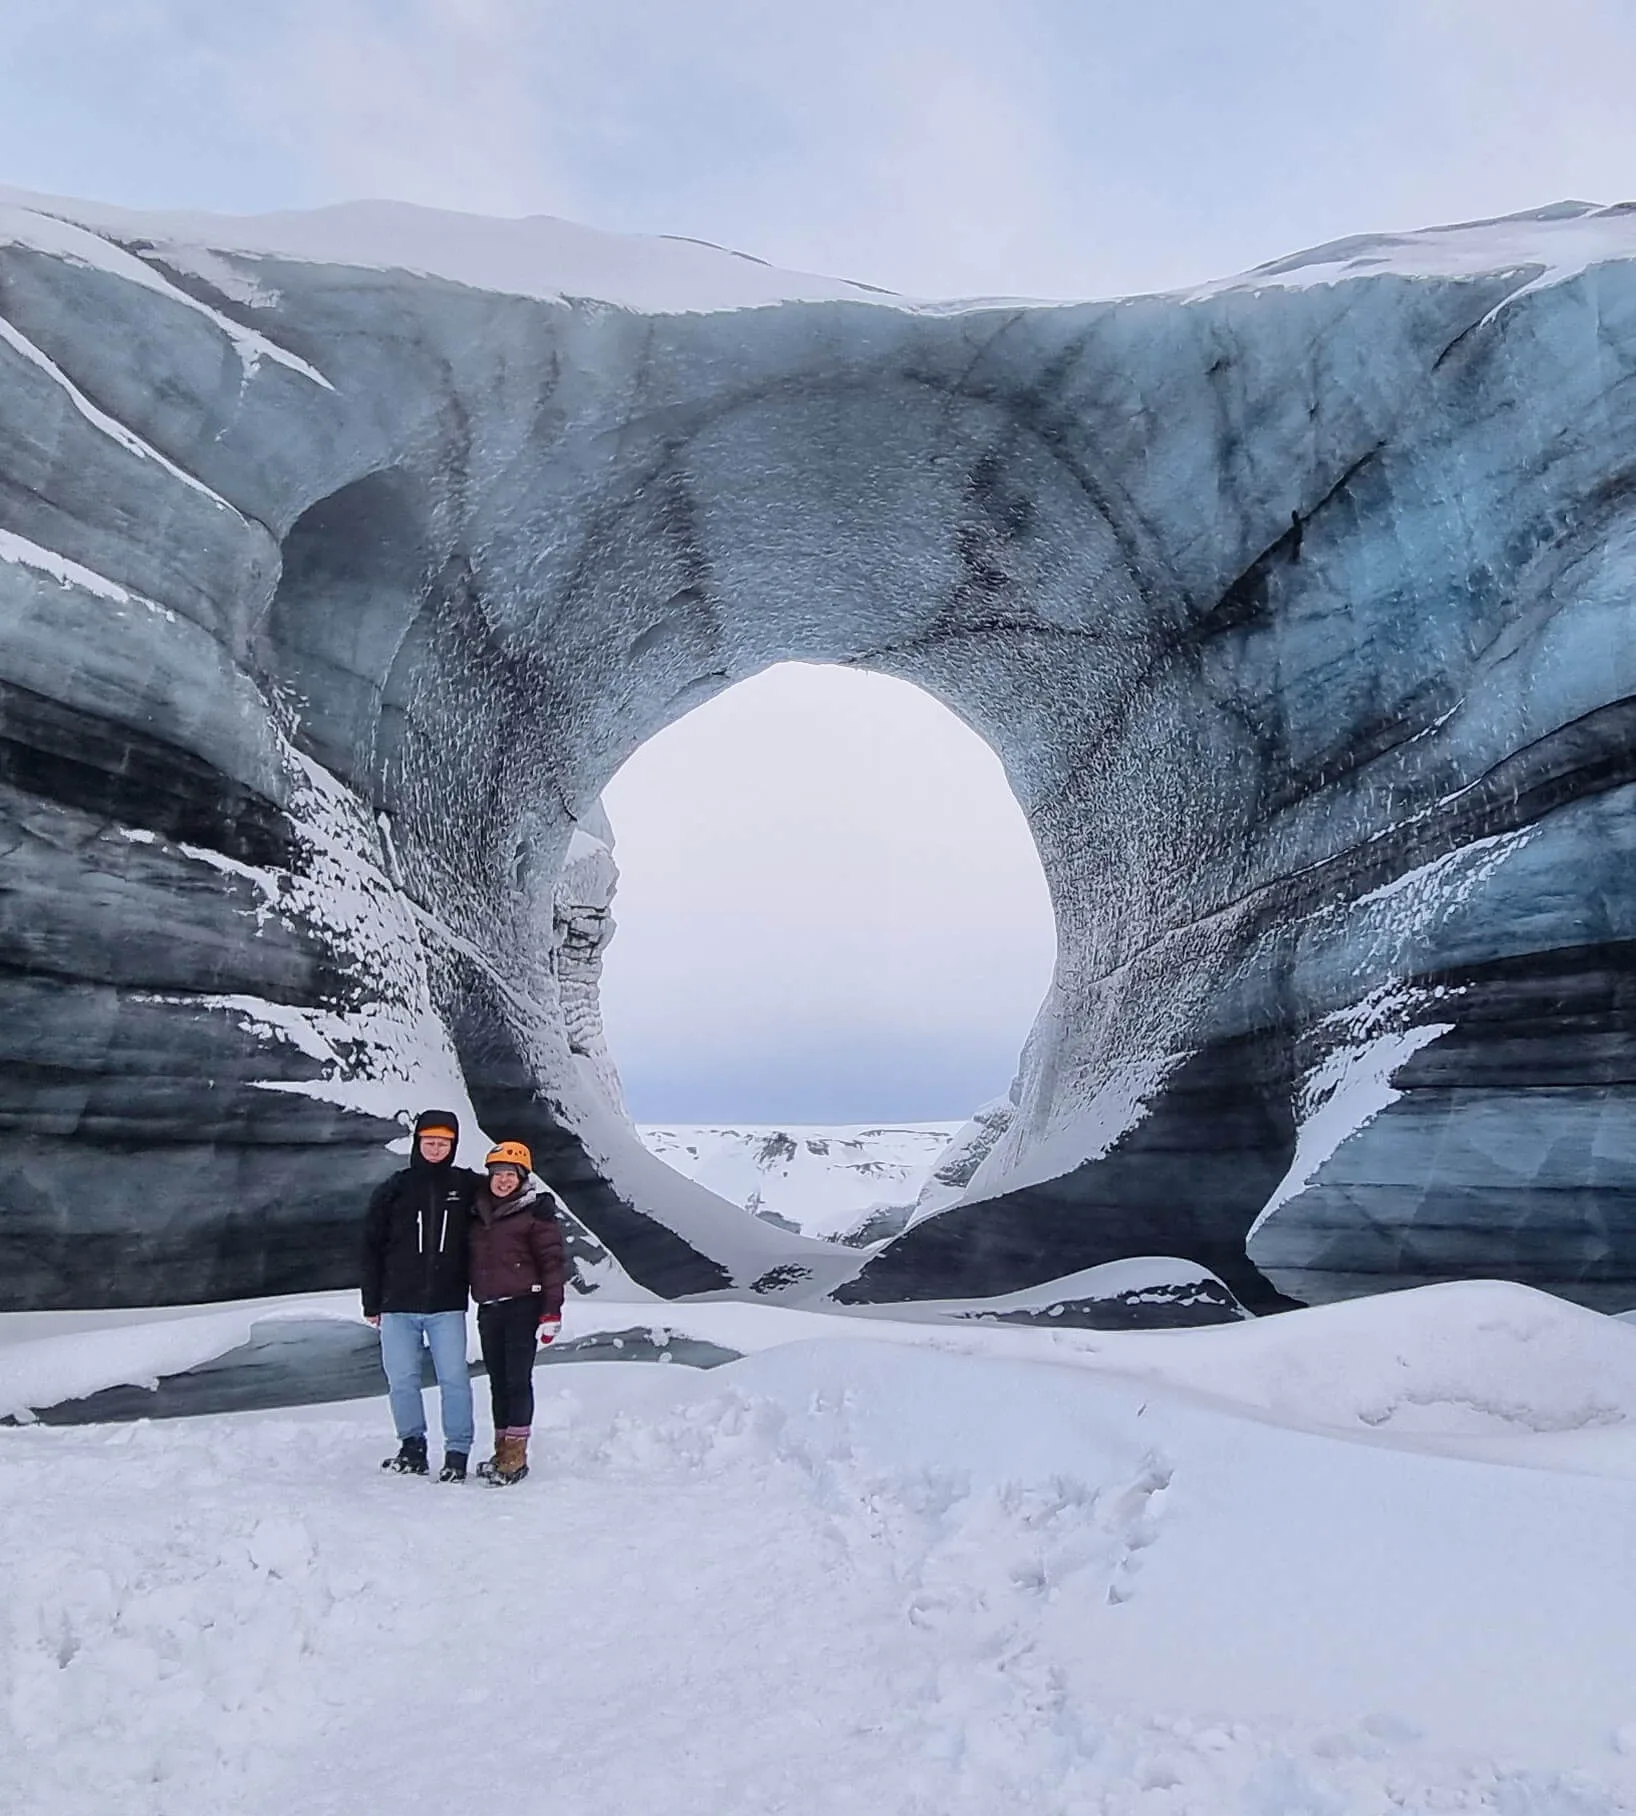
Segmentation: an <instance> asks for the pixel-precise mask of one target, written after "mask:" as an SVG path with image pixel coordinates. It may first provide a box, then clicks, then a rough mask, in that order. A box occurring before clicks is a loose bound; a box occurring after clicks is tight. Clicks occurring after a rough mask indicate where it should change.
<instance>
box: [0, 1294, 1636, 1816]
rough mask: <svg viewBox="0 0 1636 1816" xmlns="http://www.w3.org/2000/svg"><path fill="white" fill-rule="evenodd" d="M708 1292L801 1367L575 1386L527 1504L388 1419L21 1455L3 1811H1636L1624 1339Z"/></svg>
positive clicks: (568, 1385) (769, 1361)
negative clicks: (961, 1316)
mask: <svg viewBox="0 0 1636 1816" xmlns="http://www.w3.org/2000/svg"><path fill="white" fill-rule="evenodd" d="M634 1309H636V1308H632V1307H625V1308H623V1310H624V1312H625V1313H627V1314H629V1313H631V1312H632V1311H633V1310H634ZM642 1309H643V1310H644V1311H646V1312H649V1313H651V1311H652V1309H653V1308H652V1307H651V1305H649V1306H647V1307H644V1308H642ZM673 1310H674V1311H678V1312H684V1311H685V1312H686V1313H687V1314H688V1315H689V1316H692V1315H694V1314H695V1313H696V1314H697V1315H698V1316H699V1317H702V1318H703V1319H704V1320H705V1321H706V1322H711V1321H712V1320H713V1321H714V1326H713V1327H714V1328H716V1329H717V1331H718V1334H726V1333H727V1331H728V1330H729V1328H732V1329H734V1330H736V1333H737V1335H738V1336H739V1338H740V1339H741V1340H742V1342H741V1346H742V1347H746V1348H749V1347H755V1348H756V1349H757V1350H758V1353H756V1354H753V1355H750V1356H748V1357H747V1359H746V1360H744V1361H743V1362H740V1363H736V1364H733V1365H731V1366H730V1367H728V1368H724V1369H720V1370H716V1371H714V1372H712V1373H710V1374H698V1373H694V1372H692V1371H688V1370H683V1369H678V1368H674V1367H672V1368H660V1367H649V1368H639V1367H629V1368H619V1367H607V1366H582V1367H567V1368H562V1369H558V1370H555V1371H550V1372H546V1373H542V1374H541V1375H540V1377H539V1386H540V1390H541V1403H540V1410H539V1414H538V1417H537V1420H536V1443H535V1455H536V1468H535V1473H534V1474H533V1475H532V1476H531V1477H530V1479H529V1481H528V1482H527V1483H525V1484H524V1485H523V1486H521V1487H520V1488H518V1489H515V1490H507V1491H505V1492H503V1493H496V1492H494V1491H492V1490H488V1489H485V1488H482V1487H480V1486H478V1485H476V1484H472V1485H469V1486H467V1487H465V1488H448V1487H440V1486H438V1485H436V1484H434V1483H430V1482H418V1481H405V1480H399V1479H397V1478H392V1477H388V1476H384V1475H383V1474H382V1473H381V1471H380V1470H379V1468H378V1467H377V1464H378V1461H379V1459H380V1458H381V1457H382V1456H383V1455H385V1454H386V1452H387V1451H388V1449H389V1448H390V1435H389V1427H388V1420H387V1416H386V1409H385V1406H384V1404H383V1403H381V1402H374V1401H361V1402H353V1403H351V1404H349V1405H346V1406H340V1407H325V1408H317V1409H308V1410H304V1411H302V1412H299V1413H295V1412H280V1413H272V1414H249V1415H238V1416H234V1417H230V1418H219V1419H217V1418H212V1419H198V1420H175V1421H168V1422H163V1423H161V1422H155V1423H152V1424H136V1425H124V1426H118V1427H103V1428H77V1429H47V1428H44V1427H28V1426H24V1427H19V1428H15V1429H8V1430H4V1431H0V1560H3V1561H0V1589H3V1593H0V1622H3V1627H0V1632H3V1651H0V1808H3V1809H5V1810H7V1811H10V1810H17V1811H20V1812H21V1811H27V1812H29V1813H30V1816H77V1813H78V1812H82V1811H83V1812H92V1811H95V1812H97V1816H105V1812H106V1811H108V1810H109V1809H117V1810H119V1811H120V1812H121V1816H126V1813H140V1812H162V1813H164V1816H171V1813H172V1812H184V1811H185V1812H188V1813H189V1816H192V1813H193V1812H196V1811H201V1810H220V1811H230V1812H234V1813H235V1816H237V1813H238V1812H245V1813H246V1816H274V1813H275V1812H277V1813H278V1816H309V1813H310V1816H326V1813H329V1812H334V1813H336V1816H340V1813H341V1812H345V1813H347V1816H355V1813H356V1812H358V1811H360V1810H377V1809H381V1810H386V1809H390V1810H392V1811H394V1812H399V1811H401V1812H404V1813H405V1816H417V1813H419V1812H422V1811H425V1812H432V1811H436V1812H439V1813H440V1816H443V1813H446V1812H451V1811H454V1812H458V1811H465V1810H471V1809H478V1808H487V1807H489V1806H490V1805H491V1804H493V1803H494V1802H496V1801H499V1802H504V1803H506V1804H507V1805H510V1804H512V1803H515V1802H519V1801H520V1802H522V1803H524V1804H526V1805H529V1806H537V1807H545V1806H550V1807H553V1808H558V1809H563V1810H572V1811H575V1812H584V1813H586V1816H591V1813H593V1812H604V1811H606V1812H613V1811H621V1810H641V1811H642V1812H644V1816H684V1813H685V1816H729V1813H732V1812H745V1813H747V1816H750V1813H754V1816H761V1813H763V1812H776V1811H783V1810H788V1811H800V1812H814V1813H818V1816H823V1813H827V1812H837V1813H838V1812H848V1813H854V1812H855V1813H858V1816H864V1813H867V1816H899V1813H901V1816H960V1813H963V1812H968V1811H969V1812H973V1813H974V1816H975V1813H978V1812H981V1816H993V1812H995V1811H1013V1810H1027V1811H1030V1812H1035V1811H1038V1812H1041V1813H1043V1816H1050V1813H1052V1812H1063V1813H1067V1812H1076V1813H1077V1812H1082V1811H1091V1810H1094V1811H1102V1812H1116V1813H1118V1812H1143V1813H1153V1816H1161V1813H1167V1812H1177V1813H1180V1812H1187V1811H1191V1812H1196V1813H1197V1816H1216V1813H1218V1812H1222V1813H1228V1812H1245V1813H1247V1816H1297V1813H1300V1816H1386V1813H1388V1812H1392V1811H1397V1810H1409V1811H1434V1810H1436V1811H1443V1810H1466V1811H1492V1812H1495V1813H1496V1816H1598V1813H1602V1812H1609V1811H1621V1810H1630V1809H1633V1808H1636V1623H1633V1622H1632V1620H1631V1618H1630V1610H1631V1608H1632V1606H1633V1605H1636V1603H1633V1592H1636V1546H1633V1545H1632V1542H1631V1534H1632V1532H1633V1531H1636V1443H1633V1441H1632V1437H1633V1433H1636V1330H1632V1329H1631V1328H1630V1327H1629V1326H1626V1325H1623V1324H1620V1323H1618V1322H1617V1321H1615V1320H1612V1319H1605V1318H1600V1317H1598V1316H1596V1315H1595V1314H1593V1313H1588V1312H1582V1311H1579V1310H1577V1309H1576V1308H1574V1307H1571V1306H1565V1305H1561V1304H1559V1303H1557V1302H1556V1301H1553V1300H1548V1299H1544V1298H1542V1297H1541V1296H1539V1295H1536V1294H1532V1293H1528V1292H1526V1291H1524V1290H1522V1289H1519V1288H1509V1287H1501V1286H1492V1287H1490V1286H1475V1287H1459V1288H1441V1289H1432V1290H1429V1291H1426V1292H1421V1293H1413V1294H1404V1295H1400V1296H1397V1297H1395V1298H1391V1299H1385V1300H1375V1301H1370V1302H1367V1303H1359V1304H1352V1305H1346V1306H1340V1307H1332V1308H1326V1309H1324V1310H1321V1311H1315V1312H1308V1313H1297V1314H1293V1315H1291V1316H1288V1317H1285V1318H1280V1319H1275V1320H1267V1321H1265V1322H1263V1323H1261V1324H1252V1325H1235V1326H1227V1327H1222V1328H1219V1329H1215V1330H1208V1331H1195V1332H1176V1333H1140V1334H1116V1335H1109V1334H1105V1333H1092V1332H1066V1331H1049V1332H1040V1331H1020V1330H1014V1329H994V1328H992V1327H984V1328H981V1329H974V1328H972V1327H970V1326H962V1327H960V1328H959V1329H958V1330H950V1329H949V1328H947V1327H943V1326H937V1325H922V1326H918V1327H916V1326H911V1325H906V1324H902V1323H899V1322H894V1321H892V1320H889V1319H884V1318H883V1319H876V1320H871V1321H868V1322H865V1321H863V1320H858V1319H841V1318H827V1317H825V1316H823V1315H822V1314H816V1313H808V1314H801V1313H795V1312H782V1311H780V1310H779V1309H778V1308H776V1307H771V1306H735V1305H727V1304H722V1305H716V1306H708V1305H706V1306H699V1307H697V1308H693V1307H688V1308H671V1307H667V1308H666V1311H667V1313H669V1312H671V1311H673ZM612 1315H614V1310H613V1308H609V1307H596V1306H595V1304H594V1302H589V1303H582V1304H576V1305H575V1306H573V1307H572V1308H571V1311H570V1316H571V1318H575V1317H577V1318H580V1319H590V1318H592V1317H593V1316H594V1317H598V1318H604V1319H605V1318H607V1317H609V1316H612ZM877 1333H878V1335H877ZM782 1338H793V1339H794V1340H793V1341H784V1340H781V1339H782ZM478 1397H479V1402H480V1403H481V1399H482V1391H481V1384H479V1396H478ZM1400 1425H1401V1427H1402V1429H1401V1431H1400V1429H1399V1427H1400Z"/></svg>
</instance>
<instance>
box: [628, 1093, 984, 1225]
mask: <svg viewBox="0 0 1636 1816" xmlns="http://www.w3.org/2000/svg"><path fill="white" fill-rule="evenodd" d="M960 1126H961V1125H960V1123H959V1122H958V1121H956V1122H946V1123H944V1122H939V1123H931V1122H915V1123H882V1124H873V1125H871V1124H864V1123H857V1124H846V1125H829V1124H824V1125H819V1124H807V1123H792V1124H790V1125H788V1126H781V1127H776V1128H775V1127H773V1126H771V1125H766V1126H756V1127H753V1128H745V1127H724V1126H721V1125H719V1124H702V1123H700V1124H666V1125H660V1124H656V1123H650V1124H646V1125H644V1126H642V1128H641V1129H640V1131H639V1132H640V1134H641V1137H642V1140H643V1141H644V1142H645V1143H646V1145H647V1147H648V1148H649V1149H650V1150H651V1151H652V1152H653V1153H655V1154H657V1155H658V1157H659V1158H660V1159H661V1160H662V1161H663V1162H664V1163H665V1165H666V1166H668V1167H673V1168H674V1169H675V1170H676V1171H677V1172H678V1173H681V1174H683V1175H684V1176H685V1177H687V1178H688V1179H695V1180H697V1181H698V1182H699V1184H700V1185H704V1186H708V1187H709V1188H710V1190H711V1191H712V1192H715V1193H717V1194H718V1195H719V1196H721V1197H723V1198H725V1199H727V1200H728V1201H729V1202H730V1203H732V1204H737V1205H742V1206H743V1207H744V1209H745V1210H747V1211H753V1212H755V1213H756V1214H757V1215H758V1216H761V1217H766V1218H768V1219H770V1220H774V1221H779V1222H783V1223H785V1224H787V1225H789V1226H790V1227H792V1228H794V1229H796V1230H798V1231H799V1232H800V1233H801V1234H802V1235H805V1236H816V1237H819V1238H821V1239H823V1240H826V1241H833V1240H835V1239H837V1238H841V1237H845V1236H847V1235H848V1234H850V1233H852V1232H853V1231H856V1230H858V1229H859V1228H860V1226H862V1225H865V1224H869V1223H871V1222H875V1221H883V1220H881V1219H873V1218H872V1217H871V1213H874V1212H898V1213H900V1216H898V1217H897V1218H893V1219H891V1220H890V1221H892V1222H895V1223H896V1224H897V1225H898V1227H901V1226H902V1223H903V1222H906V1221H907V1219H908V1214H909V1211H910V1210H911V1208H912V1207H913V1205H914V1203H915V1200H916V1199H917V1198H918V1197H919V1196H920V1193H921V1191H922V1189H923V1187H924V1186H925V1183H926V1180H927V1177H928V1176H929V1174H930V1173H931V1170H932V1168H933V1167H934V1166H935V1165H936V1163H937V1161H938V1159H939V1157H940V1156H941V1155H942V1153H943V1151H944V1150H945V1149H946V1148H947V1147H948V1145H949V1143H950V1142H951V1141H952V1140H953V1139H954V1136H955V1135H956V1133H957V1132H958V1131H959V1129H960ZM887 1233H890V1234H896V1230H895V1229H894V1230H891V1231H889V1232H888V1231H885V1230H883V1231H882V1234H887Z"/></svg>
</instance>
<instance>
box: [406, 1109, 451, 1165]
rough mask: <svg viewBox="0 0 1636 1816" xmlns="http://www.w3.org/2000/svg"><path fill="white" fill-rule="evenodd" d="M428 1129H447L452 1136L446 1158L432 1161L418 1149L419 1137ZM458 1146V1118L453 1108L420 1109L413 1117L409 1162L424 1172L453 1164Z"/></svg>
mask: <svg viewBox="0 0 1636 1816" xmlns="http://www.w3.org/2000/svg"><path fill="white" fill-rule="evenodd" d="M428 1129H447V1130H449V1132H450V1133H451V1134H452V1135H453V1137H454V1146H453V1147H451V1148H450V1149H449V1157H448V1159H447V1160H438V1161H432V1160H428V1159H426V1157H425V1156H424V1155H423V1154H422V1153H421V1151H420V1138H421V1136H422V1135H424V1134H425V1133H426V1131H427V1130H428ZM459 1147H460V1118H459V1117H458V1116H456V1115H455V1113H454V1111H453V1110H422V1111H421V1113H420V1114H419V1115H418V1116H417V1117H416V1118H415V1132H414V1135H413V1136H412V1138H411V1139H410V1142H409V1164H410V1166H412V1167H418V1168H420V1169H421V1170H422V1171H424V1172H429V1173H441V1172H444V1171H446V1170H448V1169H449V1168H452V1167H453V1165H454V1157H455V1154H456V1153H457V1152H458V1150H459Z"/></svg>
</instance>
